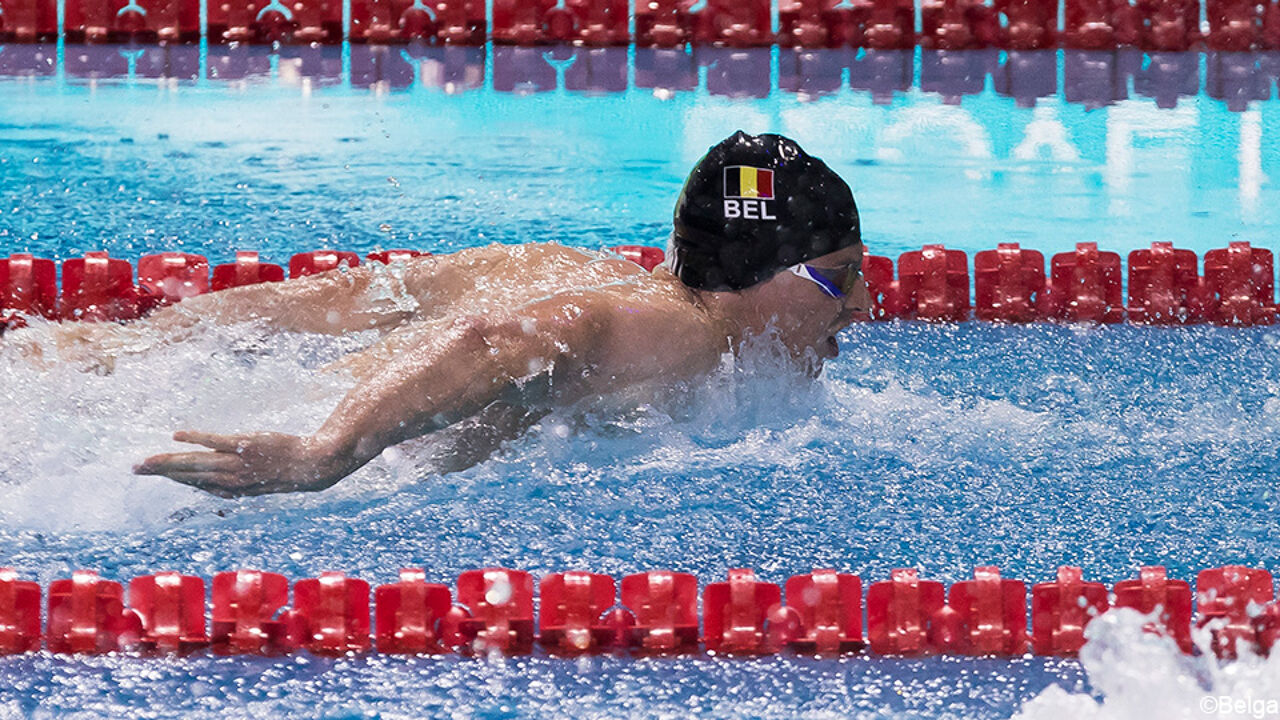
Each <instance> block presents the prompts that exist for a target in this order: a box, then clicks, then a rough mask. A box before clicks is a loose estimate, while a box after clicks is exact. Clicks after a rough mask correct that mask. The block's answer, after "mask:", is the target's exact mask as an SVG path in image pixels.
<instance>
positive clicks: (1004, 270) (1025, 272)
mask: <svg viewBox="0 0 1280 720" xmlns="http://www.w3.org/2000/svg"><path fill="white" fill-rule="evenodd" d="M973 277H974V293H973V297H974V303H973V304H974V315H976V316H977V318H978V319H979V320H986V321H988V322H1031V321H1033V320H1039V319H1041V318H1042V317H1043V310H1042V307H1041V306H1042V305H1043V304H1044V303H1043V301H1041V300H1040V296H1041V295H1042V294H1043V293H1044V288H1045V277H1044V255H1043V254H1042V253H1040V251H1038V250H1023V249H1022V248H1020V247H1018V244H1017V243H1000V246H999V248H998V249H996V250H983V251H982V252H980V253H978V254H977V255H974V256H973Z"/></svg>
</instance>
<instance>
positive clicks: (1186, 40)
mask: <svg viewBox="0 0 1280 720" xmlns="http://www.w3.org/2000/svg"><path fill="white" fill-rule="evenodd" d="M1134 7H1135V9H1136V11H1137V13H1136V14H1137V22H1136V23H1134V25H1135V26H1136V28H1137V33H1136V35H1137V44H1138V46H1139V47H1141V48H1142V49H1143V50H1148V51H1151V50H1161V51H1166V52H1172V51H1185V50H1190V49H1191V46H1192V45H1193V44H1194V43H1195V42H1196V41H1197V40H1198V39H1199V30H1198V28H1199V27H1200V3H1199V0H1147V2H1141V3H1137V4H1136V5H1135V6H1134Z"/></svg>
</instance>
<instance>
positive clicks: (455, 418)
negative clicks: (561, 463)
mask: <svg viewBox="0 0 1280 720" xmlns="http://www.w3.org/2000/svg"><path fill="white" fill-rule="evenodd" d="M246 321H256V322H259V323H263V324H265V325H266V326H268V327H270V328H274V329H279V330H287V331H298V332H313V333H329V334H341V333H349V332H354V331H365V330H377V331H379V332H380V333H381V334H382V337H381V338H380V339H379V340H378V341H377V342H376V343H374V344H373V345H372V346H370V347H368V348H366V349H364V350H361V351H359V352H355V353H352V354H350V355H348V356H346V357H345V358H343V359H341V360H340V361H338V362H337V363H335V365H334V366H332V369H336V370H342V371H347V372H350V373H351V375H352V376H353V377H354V378H355V380H356V382H357V384H356V386H355V387H354V388H353V389H352V390H351V391H350V393H348V395H347V396H346V397H345V398H344V399H343V400H342V402H341V403H340V404H339V406H338V408H337V409H336V410H335V411H334V413H333V415H332V416H331V417H330V418H329V419H328V421H326V422H325V424H324V425H323V426H322V427H321V428H320V430H319V431H318V432H317V433H315V434H314V435H312V436H309V437H296V436H291V435H284V434H280V433H246V434H241V435H215V434H211V433H204V432H193V431H184V432H179V433H177V434H176V435H175V439H178V440H182V441H185V442H194V443H198V444H201V445H204V446H205V447H207V448H209V451H197V452H184V453H166V454H163V455H157V456H153V457H151V458H148V459H147V460H146V461H145V462H143V463H142V464H141V465H139V466H138V468H136V470H137V471H138V472H141V473H146V474H159V475H165V476H168V477H170V478H173V479H175V480H178V481H179V482H184V483H187V484H190V485H194V486H196V487H200V488H202V489H205V490H208V491H210V492H214V493H216V494H220V495H224V496H236V495H248V494H261V493H270V492H287V491H295V490H316V489H322V488H324V487H328V486H330V485H332V484H333V483H334V482H336V481H337V480H338V479H340V478H342V477H344V476H345V475H347V474H349V473H350V472H352V471H353V470H355V469H356V468H358V467H360V466H361V465H363V464H364V463H365V462H367V461H368V460H369V459H371V458H372V457H375V456H376V455H377V454H378V453H379V452H381V450H382V449H383V448H385V447H387V446H389V445H393V444H396V443H398V442H400V441H403V440H405V439H409V438H412V437H417V436H420V435H424V434H429V433H436V432H437V431H439V430H441V429H443V428H449V429H450V430H451V431H453V432H455V434H458V435H473V436H474V435H478V436H483V437H484V439H485V440H487V441H488V442H487V443H485V442H481V443H480V444H481V445H486V444H487V445H488V446H492V445H493V444H494V443H496V442H499V441H501V440H502V439H505V438H506V437H508V436H511V435H517V434H519V432H522V431H523V430H524V429H525V428H527V427H528V425H530V424H531V423H532V422H534V421H536V419H537V418H538V417H541V414H543V413H544V412H545V410H546V409H549V408H551V407H554V406H562V405H567V404H572V403H578V402H581V401H583V400H584V399H585V400H588V401H589V400H591V399H592V398H593V397H597V396H598V397H600V398H604V397H606V396H608V395H611V394H614V393H617V392H619V391H623V390H627V389H634V388H636V387H640V386H642V385H643V384H644V383H646V382H648V381H652V380H655V379H661V380H662V382H663V384H666V385H670V383H671V382H672V381H676V380H679V379H680V378H682V377H692V376H695V375H697V374H699V373H703V372H707V371H709V370H711V369H713V368H714V367H716V365H717V364H718V362H719V360H720V356H721V354H722V353H723V352H725V351H726V350H728V349H729V345H728V339H727V332H726V331H725V329H723V328H721V327H719V324H718V323H717V322H716V321H715V320H714V319H713V317H712V314H710V313H707V312H704V311H702V310H700V309H698V304H697V302H696V300H695V296H694V294H693V293H691V292H690V291H689V290H688V289H687V288H686V287H685V286H684V285H683V284H681V283H680V281H679V280H677V279H676V278H675V277H674V276H672V275H671V274H670V273H669V272H667V271H666V270H665V269H662V268H659V269H658V270H656V271H655V272H654V273H648V272H646V271H645V270H644V269H643V268H641V267H639V266H638V265H635V264H634V263H631V262H629V261H626V260H623V259H621V258H618V257H616V256H613V255H610V254H602V253H594V252H588V251H582V250H576V249H572V248H567V247H563V246H559V245H554V244H531V245H519V246H502V245H491V246H488V247H482V248H474V249H469V250H463V251H460V252H457V253H454V254H451V255H436V256H428V257H422V258H416V259H413V260H410V261H407V262H404V263H398V264H394V265H390V266H382V265H369V266H361V267H358V268H352V269H343V270H340V271H335V272H331V273H326V274H325V275H321V276H315V277H310V278H304V279H300V280H291V281H288V282H285V283H274V284H268V285H255V286H249V287H243V288H234V289H230V290H225V291H222V292H219V293H213V294H209V295H204V296H199V297H194V298H189V299H187V300H185V301H183V302H182V303H180V304H178V305H176V306H173V307H170V308H166V309H164V310H161V311H159V312H157V313H155V314H153V315H152V316H150V317H148V318H146V319H144V320H142V321H139V322H137V323H134V324H133V325H132V326H126V327H121V326H114V325H99V326H87V325H86V326H81V327H76V326H69V327H67V328H66V332H64V333H62V334H61V336H60V337H59V345H60V351H61V352H62V354H63V355H64V356H77V355H79V356H81V357H83V356H85V355H93V356H95V357H96V359H97V361H99V362H107V363H110V362H114V358H112V357H103V356H104V355H110V353H111V348H124V347H135V348H136V347H138V346H139V343H138V342H137V338H138V336H139V335H142V334H146V335H148V336H149V337H150V338H153V339H154V338H155V337H160V338H162V339H165V340H169V341H176V340H181V339H182V338H183V337H185V336H188V335H190V334H192V333H195V332H198V331H199V328H200V327H201V325H202V324H204V323H210V322H212V323H219V324H223V323H234V322H246ZM125 335H127V336H131V337H129V338H127V339H124V338H122V336H125ZM531 378H539V379H542V380H547V381H548V382H530V379H531ZM530 388H532V390H530ZM467 440H468V442H467V443H463V444H464V445H466V446H467V447H468V448H469V449H470V450H471V451H472V454H476V453H475V452H474V447H475V445H476V442H474V438H467ZM464 454H465V453H464ZM479 454H480V455H483V454H484V453H483V452H480V453H479ZM475 459H479V458H475ZM455 460H456V459H455ZM466 464H467V462H466V461H461V460H457V461H456V462H455V463H454V467H457V466H463V465H466ZM446 465H447V464H446Z"/></svg>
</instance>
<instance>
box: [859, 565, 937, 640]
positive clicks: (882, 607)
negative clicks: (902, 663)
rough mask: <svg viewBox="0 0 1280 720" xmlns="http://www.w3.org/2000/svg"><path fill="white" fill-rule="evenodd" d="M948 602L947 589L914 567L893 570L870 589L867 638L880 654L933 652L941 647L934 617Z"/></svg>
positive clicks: (868, 591)
mask: <svg viewBox="0 0 1280 720" xmlns="http://www.w3.org/2000/svg"><path fill="white" fill-rule="evenodd" d="M946 606H947V590H946V588H945V587H944V586H943V584H942V583H940V582H938V581H936V580H921V579H920V574H919V572H918V571H916V570H915V569H913V568H912V569H903V570H894V571H893V572H892V574H891V579H890V580H888V581H886V582H878V583H872V584H871V587H870V588H869V589H868V590H867V640H868V642H869V644H870V645H871V651H872V652H874V653H876V654H879V655H930V654H933V653H936V652H938V651H939V649H940V648H939V646H938V644H937V639H936V637H934V635H935V634H936V633H931V632H930V631H931V629H932V626H933V624H934V619H935V618H936V617H937V616H938V615H939V614H940V613H941V612H942V610H943V608H945V607H946Z"/></svg>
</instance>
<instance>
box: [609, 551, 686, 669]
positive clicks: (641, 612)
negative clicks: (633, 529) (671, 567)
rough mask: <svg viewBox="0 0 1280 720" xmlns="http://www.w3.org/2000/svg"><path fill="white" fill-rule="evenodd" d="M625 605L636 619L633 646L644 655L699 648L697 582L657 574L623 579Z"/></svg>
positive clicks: (650, 573)
mask: <svg viewBox="0 0 1280 720" xmlns="http://www.w3.org/2000/svg"><path fill="white" fill-rule="evenodd" d="M622 605H623V607H626V608H628V609H629V610H630V611H631V612H632V613H633V615H634V617H635V625H634V626H632V628H631V629H630V633H629V634H630V645H631V647H632V648H635V649H636V650H638V651H640V652H644V653H678V652H691V651H693V650H697V648H698V579H697V578H695V577H694V576H693V575H690V574H688V573H674V572H667V571H665V570H655V571H650V572H645V573H636V574H634V575H628V576H626V577H624V578H622Z"/></svg>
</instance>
